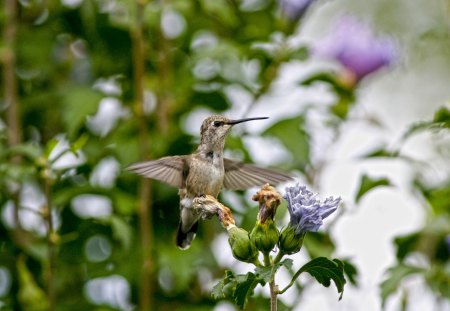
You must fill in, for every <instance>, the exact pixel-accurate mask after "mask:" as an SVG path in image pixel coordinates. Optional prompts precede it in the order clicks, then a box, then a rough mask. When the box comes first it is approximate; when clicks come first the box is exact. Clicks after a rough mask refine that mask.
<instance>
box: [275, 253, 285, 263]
mask: <svg viewBox="0 0 450 311" xmlns="http://www.w3.org/2000/svg"><path fill="white" fill-rule="evenodd" d="M283 256H284V253H283V252H282V251H281V250H280V251H279V252H278V254H277V257H275V259H274V260H273V263H274V264H276V263H279V262H280V261H281V258H283Z"/></svg>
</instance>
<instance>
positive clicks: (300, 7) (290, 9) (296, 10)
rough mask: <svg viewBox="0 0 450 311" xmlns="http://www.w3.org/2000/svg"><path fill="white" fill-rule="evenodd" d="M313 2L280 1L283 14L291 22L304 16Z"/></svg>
mask: <svg viewBox="0 0 450 311" xmlns="http://www.w3.org/2000/svg"><path fill="white" fill-rule="evenodd" d="M314 1H315V0H280V1H279V4H280V8H281V11H282V12H283V14H284V15H285V16H286V17H287V18H288V19H289V20H291V21H296V20H298V19H299V18H300V17H302V16H303V14H305V12H306V10H307V9H308V8H309V6H310V5H311V3H313V2H314Z"/></svg>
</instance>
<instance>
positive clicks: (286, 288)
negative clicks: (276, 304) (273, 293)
mask: <svg viewBox="0 0 450 311" xmlns="http://www.w3.org/2000/svg"><path fill="white" fill-rule="evenodd" d="M302 272H303V270H302V268H300V269H298V271H297V272H295V274H294V276H293V277H292V280H291V282H290V283H289V284H288V285H287V286H286V287H285V288H283V289H282V290H279V291H278V294H283V293H284V292H285V291H287V290H288V289H289V288H290V287H291V286H292V285H294V283H295V280H297V278H298V277H299V275H300V274H301V273H302Z"/></svg>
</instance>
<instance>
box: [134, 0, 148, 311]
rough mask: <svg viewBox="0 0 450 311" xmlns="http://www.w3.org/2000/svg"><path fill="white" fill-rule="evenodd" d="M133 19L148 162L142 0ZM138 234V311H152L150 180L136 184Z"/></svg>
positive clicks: (138, 105)
mask: <svg viewBox="0 0 450 311" xmlns="http://www.w3.org/2000/svg"><path fill="white" fill-rule="evenodd" d="M135 5H136V6H135V9H136V12H135V14H136V17H135V23H134V28H133V29H132V37H133V74H134V86H135V89H134V91H135V109H134V111H135V114H136V118H137V120H138V127H139V146H140V148H139V157H140V159H141V160H145V159H148V157H149V153H150V150H149V149H150V148H149V145H148V132H147V120H146V117H145V114H144V69H145V56H144V44H145V40H144V33H143V32H144V31H143V28H144V11H145V5H146V1H145V0H136V4H135ZM138 213H139V229H140V230H139V235H140V242H141V251H142V254H141V274H140V284H139V309H140V310H142V311H147V310H151V307H152V298H153V287H152V273H153V258H152V251H151V247H152V245H153V228H152V224H153V221H152V213H151V192H150V180H149V179H145V178H141V180H140V181H139V210H138Z"/></svg>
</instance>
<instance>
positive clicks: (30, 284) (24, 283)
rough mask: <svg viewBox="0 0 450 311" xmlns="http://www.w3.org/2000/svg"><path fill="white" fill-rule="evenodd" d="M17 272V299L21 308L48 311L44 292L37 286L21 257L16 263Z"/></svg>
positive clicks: (31, 310)
mask: <svg viewBox="0 0 450 311" xmlns="http://www.w3.org/2000/svg"><path fill="white" fill-rule="evenodd" d="M17 272H18V275H19V280H18V281H19V294H18V299H19V301H20V303H21V306H22V307H23V308H24V309H26V310H30V311H44V310H48V304H47V299H46V295H45V292H44V290H43V289H42V288H40V287H39V286H38V284H37V283H36V280H35V278H34V276H33V274H32V273H31V272H30V270H28V267H27V265H26V264H25V258H24V257H23V256H21V257H19V260H18V261H17Z"/></svg>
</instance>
